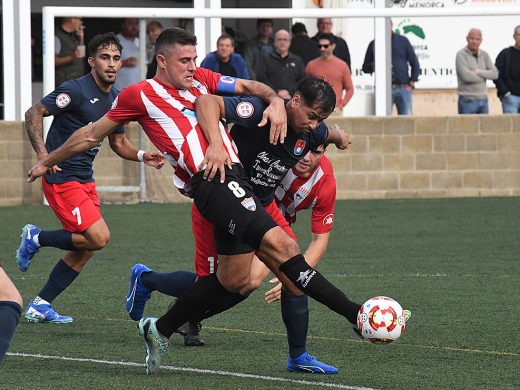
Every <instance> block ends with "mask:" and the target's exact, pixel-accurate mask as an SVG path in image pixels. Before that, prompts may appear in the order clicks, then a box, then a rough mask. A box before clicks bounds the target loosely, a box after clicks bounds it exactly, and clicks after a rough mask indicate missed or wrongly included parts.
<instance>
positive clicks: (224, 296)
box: [156, 274, 245, 338]
mask: <svg viewBox="0 0 520 390" xmlns="http://www.w3.org/2000/svg"><path fill="white" fill-rule="evenodd" d="M237 295H238V296H240V297H241V298H242V299H241V300H244V299H245V297H243V296H241V295H240V294H237V293H232V292H229V291H227V290H226V289H225V288H224V286H222V284H220V282H219V281H218V279H217V275H215V274H211V275H209V276H206V277H204V278H200V279H199V280H197V282H195V283H194V284H193V287H192V288H190V289H189V290H188V291H187V292H186V293H185V294H183V295H182V296H181V297H180V298H179V299H178V300H177V302H175V304H174V305H173V306H172V307H171V308H170V309H169V310H168V312H166V314H164V315H163V316H162V317H160V318H159V319H158V320H157V325H156V326H157V330H158V331H159V332H160V333H161V334H162V335H164V336H166V337H168V338H169V337H170V336H171V335H172V334H173V332H175V331H176V330H177V329H178V328H179V326H181V325H182V324H184V323H185V322H187V321H190V320H191V321H200V320H202V319H204V318H208V317H209V316H211V315H214V314H217V312H218V313H220V312H221V311H223V310H227V309H229V308H230V307H232V306H234V305H236V304H237V303H238V301H237ZM222 302H225V305H222ZM231 304H232V305H231ZM217 310H218V311H217Z"/></svg>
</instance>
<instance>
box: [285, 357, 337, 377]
mask: <svg viewBox="0 0 520 390" xmlns="http://www.w3.org/2000/svg"><path fill="white" fill-rule="evenodd" d="M287 369H288V370H289V371H290V372H308V373H313V374H337V373H338V369H337V368H336V367H332V366H329V365H328V364H325V363H322V362H320V361H319V360H318V359H316V356H311V355H309V354H308V353H307V352H304V353H302V354H301V355H300V356H298V357H297V358H294V359H293V358H289V359H288V360H287Z"/></svg>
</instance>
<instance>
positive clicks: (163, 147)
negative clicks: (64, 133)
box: [107, 68, 240, 193]
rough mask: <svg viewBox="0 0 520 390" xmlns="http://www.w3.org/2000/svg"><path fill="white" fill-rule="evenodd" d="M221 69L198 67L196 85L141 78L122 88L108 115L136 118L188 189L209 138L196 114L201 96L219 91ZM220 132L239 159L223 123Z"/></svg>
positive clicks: (233, 157) (233, 158) (119, 118)
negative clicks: (176, 85) (178, 86)
mask: <svg viewBox="0 0 520 390" xmlns="http://www.w3.org/2000/svg"><path fill="white" fill-rule="evenodd" d="M221 77H224V76H221V75H220V74H219V73H215V72H212V71H210V70H207V69H203V68H197V69H196V70H195V73H194V81H193V86H192V87H191V88H190V89H184V90H178V89H175V88H173V87H172V86H169V85H166V84H163V83H161V82H160V81H159V80H157V79H156V78H153V79H148V80H144V81H141V82H140V83H137V84H133V85H131V86H129V87H128V88H125V89H123V90H122V91H121V93H120V94H119V96H118V97H117V99H116V100H115V101H114V104H113V105H112V108H111V109H110V111H108V113H107V117H108V119H110V120H112V121H115V122H120V123H123V122H124V123H128V122H130V121H137V122H139V124H140V125H141V127H142V128H143V130H144V131H145V133H146V135H147V136H148V138H149V139H150V141H152V143H153V144H154V145H155V146H156V147H157V149H159V151H161V152H162V153H163V154H164V156H165V158H166V159H167V160H168V162H169V163H170V164H171V165H172V167H173V169H174V174H173V182H174V184H175V186H176V187H177V188H178V189H179V191H181V192H182V193H185V191H186V190H187V185H188V182H189V179H190V178H191V177H192V176H193V175H194V174H195V173H197V172H198V171H199V165H200V164H201V163H202V160H203V159H204V155H205V154H206V149H207V147H208V141H207V140H206V137H205V136H204V133H203V132H202V129H201V128H200V126H199V123H198V120H197V116H196V114H195V100H196V99H197V97H198V96H201V95H206V94H210V93H216V92H217V90H218V86H219V81H220V80H221ZM220 133H221V135H222V139H223V140H224V146H225V148H226V150H227V152H228V154H229V156H230V158H231V161H232V162H233V163H238V162H240V160H239V159H238V152H237V149H236V146H235V145H234V143H233V140H232V139H231V136H230V135H229V134H228V132H227V130H226V129H225V127H224V126H222V124H220Z"/></svg>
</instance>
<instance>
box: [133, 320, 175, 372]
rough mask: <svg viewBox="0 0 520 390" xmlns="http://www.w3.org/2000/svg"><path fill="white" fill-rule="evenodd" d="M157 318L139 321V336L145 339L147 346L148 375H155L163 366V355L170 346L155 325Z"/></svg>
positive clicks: (168, 341)
mask: <svg viewBox="0 0 520 390" xmlns="http://www.w3.org/2000/svg"><path fill="white" fill-rule="evenodd" d="M156 322H157V318H153V317H146V318H142V319H141V320H140V321H139V326H138V327H139V335H141V336H143V337H144V343H145V345H146V360H145V363H146V373H147V374H148V375H150V374H154V373H155V371H157V370H158V369H159V366H160V365H161V355H162V354H163V353H164V352H166V350H167V349H168V347H169V346H170V340H168V338H167V337H164V336H163V335H162V334H160V333H159V331H158V330H157V327H156V326H155V323H156Z"/></svg>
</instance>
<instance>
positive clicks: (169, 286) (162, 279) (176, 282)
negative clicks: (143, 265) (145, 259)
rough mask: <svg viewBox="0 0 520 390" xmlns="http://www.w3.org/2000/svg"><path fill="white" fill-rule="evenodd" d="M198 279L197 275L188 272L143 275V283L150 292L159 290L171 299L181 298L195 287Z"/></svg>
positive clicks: (146, 273)
mask: <svg viewBox="0 0 520 390" xmlns="http://www.w3.org/2000/svg"><path fill="white" fill-rule="evenodd" d="M196 277H197V275H196V274H195V273H193V272H188V271H175V272H155V271H152V272H143V273H142V274H141V283H143V286H144V287H146V288H147V289H148V290H150V291H156V290H157V291H159V292H160V293H163V294H166V295H169V296H171V297H180V296H181V295H182V294H184V293H185V292H186V291H188V289H190V288H191V287H192V286H193V283H195V278H196Z"/></svg>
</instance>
